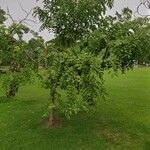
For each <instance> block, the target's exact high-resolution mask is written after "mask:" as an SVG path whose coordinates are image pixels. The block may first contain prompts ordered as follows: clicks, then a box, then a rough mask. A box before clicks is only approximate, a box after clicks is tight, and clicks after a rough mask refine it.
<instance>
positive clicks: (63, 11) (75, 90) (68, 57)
mask: <svg viewBox="0 0 150 150" xmlns="http://www.w3.org/2000/svg"><path fill="white" fill-rule="evenodd" d="M43 4H44V6H43V9H41V8H39V7H36V8H35V10H34V15H35V16H38V17H39V20H40V21H41V22H42V26H41V29H44V28H47V29H48V30H49V31H53V32H54V33H55V39H53V40H52V41H50V42H49V43H48V46H47V48H48V55H47V56H46V57H45V62H46V66H47V68H46V69H44V70H43V71H42V74H41V76H40V77H41V79H42V81H43V83H44V86H45V88H48V89H50V91H51V94H50V97H51V103H50V106H49V124H50V125H54V124H55V123H56V121H57V118H56V110H57V111H61V112H63V113H64V114H65V115H66V116H67V117H68V118H70V117H71V115H73V114H76V113H78V112H80V111H83V110H85V111H90V110H91V108H92V106H95V105H96V103H97V102H98V100H99V96H102V97H104V95H105V88H104V84H103V83H104V81H103V74H104V71H105V70H108V69H111V70H112V69H113V70H115V71H117V70H120V69H121V70H122V71H123V72H124V71H125V70H126V69H129V68H131V67H132V66H133V60H134V59H135V58H136V52H137V50H138V49H140V47H139V45H138V42H140V41H138V40H140V38H138V39H137V38H136V35H137V34H136V33H138V31H139V30H141V28H146V27H147V21H146V20H145V21H143V20H142V19H141V21H140V20H138V21H137V20H132V11H131V10H129V9H128V8H125V9H124V10H123V11H122V13H121V14H119V13H116V16H115V17H112V16H105V12H106V10H107V7H110V8H111V7H112V6H113V0H111V1H110V0H109V1H107V0H102V1H98V0H88V1H87V0H82V1H81V0H78V1H76V0H65V1H64V0H52V1H51V0H43ZM135 23H136V24H135Z"/></svg>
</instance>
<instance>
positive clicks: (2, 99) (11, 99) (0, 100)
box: [0, 96, 14, 104]
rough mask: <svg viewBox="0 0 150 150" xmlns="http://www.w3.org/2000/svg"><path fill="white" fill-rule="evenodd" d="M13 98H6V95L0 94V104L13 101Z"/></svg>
mask: <svg viewBox="0 0 150 150" xmlns="http://www.w3.org/2000/svg"><path fill="white" fill-rule="evenodd" d="M13 101H14V98H7V97H6V96H0V104H3V103H10V102H13Z"/></svg>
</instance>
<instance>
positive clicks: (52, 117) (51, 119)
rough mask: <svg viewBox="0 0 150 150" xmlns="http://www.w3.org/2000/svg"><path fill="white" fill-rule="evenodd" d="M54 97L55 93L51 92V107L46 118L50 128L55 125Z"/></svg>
mask: <svg viewBox="0 0 150 150" xmlns="http://www.w3.org/2000/svg"><path fill="white" fill-rule="evenodd" d="M55 96H56V91H55V90H53V91H52V93H51V98H52V105H53V107H52V108H51V110H50V112H49V117H48V123H49V125H50V126H54V125H55V124H56V123H57V116H56V108H55V99H56V97H55Z"/></svg>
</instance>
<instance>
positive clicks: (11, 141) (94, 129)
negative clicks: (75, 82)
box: [0, 68, 150, 150]
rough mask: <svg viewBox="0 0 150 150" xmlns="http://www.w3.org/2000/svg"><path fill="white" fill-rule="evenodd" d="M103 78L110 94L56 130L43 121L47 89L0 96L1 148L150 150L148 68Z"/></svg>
mask: <svg viewBox="0 0 150 150" xmlns="http://www.w3.org/2000/svg"><path fill="white" fill-rule="evenodd" d="M105 79H106V88H107V91H108V93H109V96H108V98H107V99H106V100H100V104H99V106H98V107H97V109H96V111H95V112H94V113H92V114H84V113H82V114H78V115H77V116H74V117H73V118H72V119H71V120H66V119H63V124H62V126H61V127H58V128H53V129H52V128H51V129H50V128H46V127H45V126H44V125H43V123H42V115H43V112H44V110H45V108H46V106H47V103H48V94H49V93H48V91H45V90H43V89H41V88H40V87H38V85H28V86H25V87H23V88H21V89H20V91H19V93H18V95H17V97H16V98H15V100H13V101H9V102H6V101H5V100H4V98H2V97H1V98H0V150H150V68H141V69H135V70H134V71H129V72H128V73H127V74H126V75H119V76H118V77H114V78H111V77H110V75H106V76H105ZM2 94H3V91H2V89H0V95H2Z"/></svg>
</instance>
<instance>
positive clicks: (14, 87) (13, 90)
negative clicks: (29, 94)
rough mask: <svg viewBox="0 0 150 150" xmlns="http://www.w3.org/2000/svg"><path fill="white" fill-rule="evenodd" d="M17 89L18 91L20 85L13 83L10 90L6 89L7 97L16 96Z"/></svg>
mask: <svg viewBox="0 0 150 150" xmlns="http://www.w3.org/2000/svg"><path fill="white" fill-rule="evenodd" d="M17 91H18V86H17V85H15V84H11V85H10V88H9V90H8V91H6V96H7V98H12V97H15V96H16V93H17Z"/></svg>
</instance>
